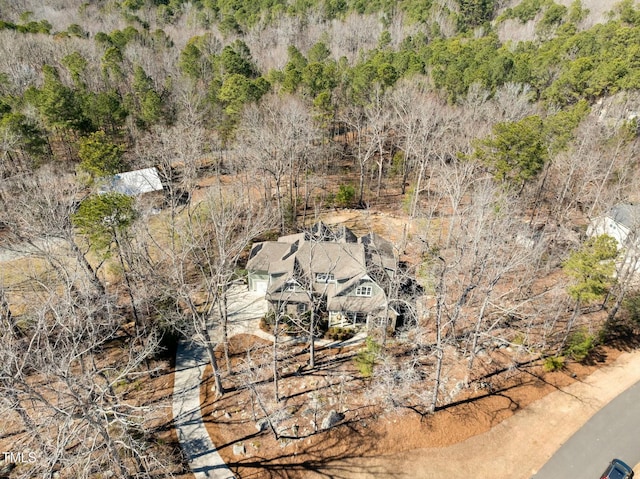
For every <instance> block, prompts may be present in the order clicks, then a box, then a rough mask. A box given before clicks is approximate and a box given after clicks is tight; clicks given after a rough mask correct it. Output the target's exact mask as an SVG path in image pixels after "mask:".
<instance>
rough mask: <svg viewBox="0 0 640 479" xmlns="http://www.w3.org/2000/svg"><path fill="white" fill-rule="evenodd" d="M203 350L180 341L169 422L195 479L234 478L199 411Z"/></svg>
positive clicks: (204, 361) (203, 364) (203, 365)
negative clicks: (172, 422)
mask: <svg viewBox="0 0 640 479" xmlns="http://www.w3.org/2000/svg"><path fill="white" fill-rule="evenodd" d="M206 362H207V361H206V359H205V352H204V348H202V347H201V346H197V345H193V344H189V343H187V342H186V341H180V343H179V344H178V351H177V353H176V369H175V375H174V382H173V421H174V424H175V428H176V431H177V434H178V441H179V442H180V447H182V450H183V452H184V454H185V456H186V458H187V460H188V461H189V466H190V467H191V471H192V472H193V475H194V476H195V478H196V479H204V478H209V479H230V478H234V477H235V476H234V475H233V473H232V472H231V469H229V468H228V467H227V465H226V464H225V463H224V461H223V460H222V458H221V457H220V454H218V451H217V450H216V447H215V446H214V444H213V442H211V437H209V433H208V432H207V428H206V427H205V425H204V421H203V420H202V413H201V410H200V384H201V382H202V375H203V373H204V367H205V365H206Z"/></svg>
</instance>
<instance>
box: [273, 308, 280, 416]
mask: <svg viewBox="0 0 640 479" xmlns="http://www.w3.org/2000/svg"><path fill="white" fill-rule="evenodd" d="M279 329H280V313H279V312H278V311H276V315H275V324H274V325H273V397H274V399H275V400H276V403H278V402H280V394H279V391H278V334H279V331H278V330H279Z"/></svg>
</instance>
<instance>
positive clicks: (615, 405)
mask: <svg viewBox="0 0 640 479" xmlns="http://www.w3.org/2000/svg"><path fill="white" fill-rule="evenodd" d="M614 457H617V458H619V459H622V460H623V461H624V462H626V463H627V464H629V465H630V466H631V467H634V466H635V465H636V464H638V463H640V382H637V383H636V384H635V385H633V386H631V387H630V388H629V389H627V390H626V391H625V392H623V393H622V394H620V395H619V396H618V397H616V398H615V399H613V400H612V401H611V402H610V403H609V404H607V405H606V406H605V407H604V408H602V409H601V410H600V411H598V412H597V413H596V414H595V416H593V417H592V418H591V419H590V420H589V421H588V422H587V423H586V424H585V425H584V426H583V427H582V428H581V429H580V430H579V431H578V432H576V433H575V434H574V435H573V436H572V437H571V438H570V439H569V440H568V441H567V442H566V443H565V444H564V445H563V446H562V447H561V448H560V450H558V452H556V454H555V455H554V456H553V457H552V458H551V459H550V460H549V462H547V463H546V464H545V465H544V467H543V468H542V469H540V471H539V472H538V473H537V474H536V475H535V476H533V477H534V478H535V479H564V478H567V479H574V478H575V479H589V478H593V479H597V478H598V477H599V476H598V475H599V474H600V473H602V472H603V471H604V470H605V468H606V467H607V464H608V463H609V461H610V460H611V459H613V458H614ZM636 471H637V469H636Z"/></svg>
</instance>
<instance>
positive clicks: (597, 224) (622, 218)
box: [587, 204, 640, 248]
mask: <svg viewBox="0 0 640 479" xmlns="http://www.w3.org/2000/svg"><path fill="white" fill-rule="evenodd" d="M639 230H640V205H630V204H619V205H616V206H614V207H613V208H611V209H610V210H609V211H607V213H605V214H604V215H601V216H598V217H597V218H596V219H594V220H593V221H592V222H591V224H590V225H589V227H588V228H587V235H588V236H600V235H603V234H607V235H609V236H612V237H614V238H615V239H616V241H617V242H618V245H619V246H620V248H625V247H628V246H629V243H633V244H635V245H637V244H638V232H639Z"/></svg>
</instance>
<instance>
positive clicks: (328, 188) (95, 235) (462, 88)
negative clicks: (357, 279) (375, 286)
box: [0, 0, 640, 478]
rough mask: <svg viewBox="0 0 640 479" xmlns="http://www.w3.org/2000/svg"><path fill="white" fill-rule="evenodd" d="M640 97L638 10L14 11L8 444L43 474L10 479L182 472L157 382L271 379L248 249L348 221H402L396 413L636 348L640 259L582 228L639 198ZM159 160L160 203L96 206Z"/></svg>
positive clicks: (373, 336)
mask: <svg viewBox="0 0 640 479" xmlns="http://www.w3.org/2000/svg"><path fill="white" fill-rule="evenodd" d="M639 88H640V8H638V6H637V5H636V3H635V2H634V1H632V0H623V1H621V2H613V1H612V2H605V1H600V2H597V1H594V2H588V1H587V0H582V1H581V0H572V1H570V0H563V1H560V0H557V1H554V0H521V1H520V0H512V1H509V0H401V1H391V0H371V1H364V0H258V1H255V0H192V1H189V2H187V1H183V0H122V1H116V0H100V1H95V2H83V1H79V0H49V1H47V2H33V1H31V0H0V259H1V260H2V262H1V263H0V324H2V330H0V337H1V338H2V341H0V364H1V365H0V391H1V392H0V404H2V407H3V410H5V411H9V412H10V413H11V421H9V422H8V424H9V425H8V426H7V428H6V429H0V444H6V445H8V446H11V445H12V444H20V448H21V450H22V449H29V450H32V451H38V457H42V458H46V460H42V461H37V462H33V463H32V462H25V463H24V464H20V465H19V466H18V467H15V470H14V472H12V475H11V476H10V477H40V476H42V477H44V474H46V473H51V472H52V471H56V472H57V473H58V474H59V475H60V477H78V478H80V477H107V476H100V475H98V474H101V472H100V471H105V470H109V471H111V472H112V473H113V474H114V475H115V476H116V477H168V476H169V475H171V474H173V473H180V472H181V471H182V469H181V467H184V466H183V465H182V463H181V461H182V460H181V458H180V457H179V455H178V453H177V450H176V448H175V447H174V446H175V444H173V443H172V442H171V440H170V439H166V438H164V439H162V440H161V439H160V437H161V436H162V434H163V432H166V429H167V425H166V423H163V422H162V419H161V418H160V419H159V417H157V416H156V413H158V411H164V413H165V414H166V408H167V407H168V406H167V404H168V401H170V397H169V398H167V397H164V398H160V399H157V402H155V403H154V402H144V401H142V402H141V401H140V400H139V398H137V397H136V396H135V391H136V390H137V389H140V388H144V387H147V386H149V385H147V386H145V385H142V383H141V382H140V381H141V379H140V378H142V377H151V378H157V377H158V375H161V373H162V371H165V372H166V370H167V369H168V368H169V367H170V366H169V364H170V357H171V355H172V354H174V352H175V343H176V341H177V339H178V338H191V337H194V338H196V340H197V341H199V342H200V343H201V344H203V345H204V346H206V349H207V351H208V359H209V361H210V363H211V365H212V367H213V370H214V372H215V378H216V388H217V393H218V394H219V395H224V393H225V388H226V386H225V385H226V384H230V383H231V381H232V379H231V376H232V373H233V374H236V375H237V376H238V377H243V378H246V377H249V376H248V375H246V374H245V375H244V376H243V375H242V374H240V372H238V371H232V368H231V366H230V362H229V351H228V344H227V343H228V341H227V329H226V312H225V308H226V304H227V293H228V291H229V289H230V288H231V286H232V285H233V284H236V283H237V282H238V281H239V280H240V281H241V280H242V279H243V274H244V270H243V269H242V268H243V267H244V263H245V262H246V258H247V253H248V248H249V247H250V245H251V243H252V242H253V241H255V240H259V239H262V240H264V239H270V238H275V237H277V236H278V235H279V234H286V233H291V232H297V231H301V230H302V229H304V228H308V227H309V225H310V224H311V223H312V222H313V221H315V220H317V219H318V218H319V217H320V216H321V215H323V214H326V213H327V212H329V213H330V212H332V211H333V212H335V211H339V210H341V209H347V208H348V209H354V210H359V211H362V212H363V215H364V214H365V213H367V214H368V213H371V212H385V213H386V214H391V215H394V218H396V219H397V220H398V221H399V223H398V224H402V225H403V226H402V227H400V228H399V234H398V236H397V237H396V238H392V240H393V242H394V246H395V248H396V252H397V255H398V258H399V260H400V262H401V264H402V265H403V269H402V271H403V272H404V275H403V276H402V277H397V278H394V279H393V280H390V281H389V284H388V291H387V294H388V295H389V297H392V298H394V299H395V300H396V301H398V302H402V303H403V304H406V307H405V308H404V309H403V311H404V313H405V316H406V317H405V318H404V321H403V327H402V328H400V329H399V330H398V331H389V328H388V327H387V324H382V323H381V324H377V325H375V327H374V328H372V330H371V331H370V339H369V340H368V341H367V343H366V345H365V346H363V351H364V353H362V354H360V355H359V356H358V358H360V362H361V363H362V361H364V362H365V363H369V366H370V367H367V368H364V371H363V370H362V369H361V372H362V374H363V375H365V376H367V381H368V382H367V383H366V384H367V387H368V388H369V397H370V399H371V401H373V402H375V403H376V404H379V405H383V406H381V407H383V408H385V409H401V408H404V407H408V406H409V405H410V406H411V408H412V409H413V410H419V411H420V413H421V414H431V413H434V412H436V411H438V410H439V409H441V408H444V407H446V406H447V404H448V403H450V402H452V401H454V399H455V398H456V397H458V395H459V394H465V392H464V391H470V390H471V386H472V385H474V384H475V385H476V386H477V385H478V384H486V377H487V376H488V375H489V376H490V375H492V374H498V373H499V372H500V371H501V370H508V371H513V369H514V368H515V367H516V366H517V365H518V364H521V363H524V362H530V361H542V362H543V363H544V366H545V368H547V369H558V368H561V367H563V365H564V364H565V362H566V361H571V360H573V361H581V360H584V359H585V358H586V357H587V356H588V355H589V354H590V352H591V351H592V350H593V348H595V347H596V346H597V345H598V344H602V343H606V342H607V341H609V340H611V339H612V338H615V339H617V340H619V339H620V337H621V336H624V335H625V334H632V333H633V332H634V331H635V330H637V327H638V323H639V321H640V294H639V293H638V290H637V279H636V273H635V270H636V265H637V263H638V260H639V259H640V256H639V255H638V253H639V252H638V251H637V248H632V247H624V245H619V244H617V243H616V242H615V241H614V240H613V239H612V238H611V237H608V236H606V235H603V236H599V237H587V235H586V232H587V225H588V224H589V222H590V221H592V220H593V219H595V218H596V217H598V216H599V215H601V214H603V213H605V212H607V211H609V210H610V209H611V208H612V207H613V206H614V205H616V204H621V203H622V204H629V203H634V202H638V201H640V197H639V196H638V188H637V185H638V177H639V176H638V174H639V171H638V168H639V165H638V160H637V158H638V147H639V146H640V142H639V139H638V135H639V134H640V130H639V125H638V117H639V115H640V94H639V93H638V89H639ZM148 167H156V168H158V170H159V171H160V174H161V177H162V181H163V186H164V193H163V196H162V197H160V198H158V197H153V196H152V197H150V198H149V197H140V198H136V197H132V196H126V195H123V194H118V193H107V194H98V193H99V192H100V190H101V188H102V187H103V185H104V182H105V178H108V177H110V176H111V175H114V174H116V173H120V172H124V171H129V170H135V169H140V168H148ZM638 220H640V219H636V222H635V223H636V224H637V225H638V226H640V221H638ZM637 233H638V231H632V234H631V237H632V238H635V235H636V234H637ZM407 284H413V285H414V286H413V287H412V288H407V287H406V286H407ZM407 289H411V291H407ZM212 321H213V322H215V323H216V324H218V325H219V328H218V329H216V328H211V327H208V326H209V325H210V323H211V322H212ZM311 336H313V333H312V334H311ZM505 347H508V348H509V351H513V354H512V356H511V357H510V362H509V363H508V364H506V363H504V362H502V363H500V362H497V361H494V360H493V359H491V352H492V351H494V350H498V349H504V348H505ZM274 350H275V346H274ZM273 356H274V358H276V359H275V360H274V365H273V369H272V370H270V371H275V372H274V373H273V382H274V383H276V382H277V381H276V378H277V376H278V372H277V371H278V367H279V366H278V363H277V354H276V353H274V355H273ZM362 358H364V359H362ZM221 359H222V360H223V363H224V364H225V365H226V369H225V367H223V366H221V365H219V364H218V363H219V362H220V360H221ZM356 359H357V358H356ZM265 361H271V359H265ZM374 364H375V365H379V367H378V366H376V367H374ZM360 366H362V364H360ZM307 367H310V368H311V369H313V364H311V365H310V366H309V365H307ZM265 374H267V373H265ZM269 374H270V372H269ZM256 377H257V376H256ZM265 378H266V379H267V380H262V379H261V380H260V381H258V380H257V379H256V382H255V384H259V387H258V386H256V385H255V384H254V385H253V386H247V387H248V388H250V389H251V391H252V394H255V395H256V397H262V400H263V401H265V403H266V402H268V401H272V402H273V403H274V404H272V405H270V406H268V407H266V409H271V410H273V411H275V410H281V409H282V408H283V407H284V405H283V404H284V403H282V401H283V400H282V399H281V398H279V397H278V394H277V392H276V395H275V399H272V398H271V394H270V393H269V394H267V393H266V392H262V393H261V388H264V389H265V391H266V390H267V389H268V388H271V387H272V386H271V385H270V384H269V381H268V374H267V376H265ZM263 379H264V378H263ZM233 381H235V379H234V380H233ZM246 382H247V384H248V383H250V382H251V381H250V380H249V379H247V380H246ZM149 387H153V386H149ZM276 387H277V385H276ZM260 394H262V396H260ZM267 397H268V398H269V399H267ZM163 408H164V409H163ZM266 409H265V411H266ZM161 415H162V414H160V416H161ZM274 417H275V416H274ZM273 421H274V423H275V422H277V421H276V419H273ZM274 431H276V428H275V427H274ZM162 437H164V436H162ZM9 450H10V448H9ZM14 466H15V465H14ZM47 477H48V476H47Z"/></svg>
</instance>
